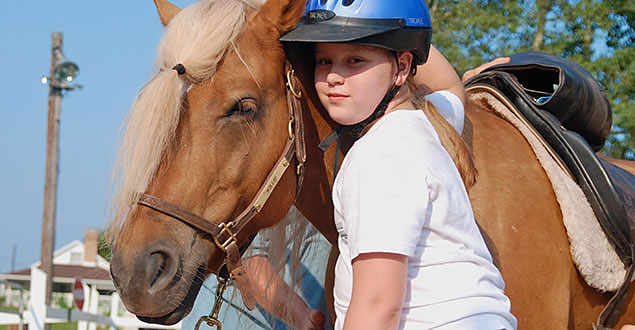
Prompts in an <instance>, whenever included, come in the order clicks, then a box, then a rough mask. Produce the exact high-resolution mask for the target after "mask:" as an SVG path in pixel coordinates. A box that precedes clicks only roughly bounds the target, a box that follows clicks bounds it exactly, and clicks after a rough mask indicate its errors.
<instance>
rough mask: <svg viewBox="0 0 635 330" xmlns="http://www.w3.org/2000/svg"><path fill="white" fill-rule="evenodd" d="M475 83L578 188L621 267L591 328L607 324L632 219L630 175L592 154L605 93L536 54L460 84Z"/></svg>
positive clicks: (615, 309) (627, 253)
mask: <svg viewBox="0 0 635 330" xmlns="http://www.w3.org/2000/svg"><path fill="white" fill-rule="evenodd" d="M477 85H487V86H489V87H493V88H495V89H497V90H498V91H500V92H501V93H502V94H503V95H504V96H505V97H506V98H507V99H508V100H509V101H510V102H511V103H512V104H514V105H515V107H516V108H517V109H518V110H519V112H520V113H521V114H522V115H523V116H524V117H525V119H526V120H527V121H528V122H529V123H530V124H531V125H532V126H533V127H534V128H535V129H536V130H537V131H538V132H539V133H540V134H541V136H542V137H543V139H544V140H546V141H547V143H548V144H549V145H550V146H551V148H552V149H553V151H555V153H556V154H557V155H558V157H560V159H561V160H562V162H563V163H564V164H565V165H566V167H567V168H568V170H569V172H570V173H571V175H572V176H573V178H574V180H575V181H576V183H577V184H578V185H579V186H580V188H581V189H582V191H583V192H584V194H585V196H586V197H587V199H588V201H589V203H590V205H591V207H592V209H593V211H594V213H595V215H596V217H597V219H598V221H599V222H600V226H601V227H602V229H603V230H604V232H605V233H606V235H607V237H608V239H609V241H610V242H611V244H612V245H613V247H614V248H615V251H616V252H617V255H618V256H619V257H620V259H621V260H622V262H623V263H624V266H625V267H626V268H627V270H628V271H627V273H628V274H629V275H627V277H628V278H627V279H625V283H624V285H623V286H622V288H621V289H620V290H618V292H617V293H616V297H618V296H619V297H618V299H613V300H612V302H613V303H612V306H610V307H609V306H607V308H606V309H605V311H604V312H603V313H602V315H600V319H599V320H598V324H597V327H598V328H603V327H606V326H609V325H611V323H613V322H615V321H616V319H617V315H618V314H619V309H620V307H621V303H623V299H624V296H625V294H626V293H627V291H628V285H629V284H630V278H631V276H632V274H633V269H634V268H635V267H633V262H634V261H633V258H634V254H635V252H634V248H633V236H632V234H631V228H630V222H631V221H633V222H635V219H633V217H634V216H635V212H633V199H635V192H634V191H633V189H634V187H635V176H634V175H632V174H630V173H629V172H627V171H625V170H623V169H621V168H619V167H616V166H613V165H612V164H610V163H608V162H606V161H604V160H602V159H600V158H598V157H597V156H596V155H595V151H598V150H599V149H601V148H602V146H603V145H604V142H605V140H606V138H607V136H608V133H609V130H610V127H611V107H610V103H609V102H608V100H607V97H606V94H605V93H604V91H603V89H602V87H601V86H600V85H599V84H598V83H597V82H596V81H595V80H594V79H593V78H592V77H591V75H590V74H589V73H588V72H587V71H586V70H585V69H584V68H583V67H581V66H580V65H577V64H575V63H573V62H571V61H568V60H566V59H564V58H561V57H558V56H555V55H551V54H546V53H541V52H523V53H518V54H515V55H512V56H511V62H510V63H507V64H502V65H496V66H492V67H490V68H488V69H487V70H485V71H484V72H482V73H481V74H479V75H477V76H475V77H472V78H471V79H469V80H468V81H466V82H465V86H466V88H467V87H470V86H477ZM614 178H615V179H614ZM615 182H618V183H619V185H617V186H616V185H615V184H614V183H615ZM629 201H630V204H629ZM627 210H628V212H627ZM621 291H623V292H621ZM619 298H621V299H619Z"/></svg>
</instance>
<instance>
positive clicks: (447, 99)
mask: <svg viewBox="0 0 635 330" xmlns="http://www.w3.org/2000/svg"><path fill="white" fill-rule="evenodd" d="M430 35H431V29H430V19H429V15H428V12H427V7H426V5H425V3H424V2H423V1H421V0H401V1H382V0H310V1H309V2H308V4H307V13H306V15H305V16H304V18H303V21H302V22H301V23H300V25H299V26H298V27H296V28H295V29H294V30H293V31H291V32H289V33H288V34H286V35H285V36H283V37H282V38H281V40H282V41H283V42H285V43H287V47H288V49H293V48H294V47H296V46H302V47H306V45H312V46H313V49H314V51H313V55H314V58H315V61H314V62H313V63H314V65H315V66H314V71H313V72H314V77H313V80H314V87H315V91H314V92H315V93H317V96H318V98H319V100H320V102H321V103H322V105H323V106H324V108H325V109H326V111H327V112H328V114H329V116H330V117H331V118H332V119H333V120H335V121H336V122H337V123H339V124H341V125H344V126H345V127H347V128H349V129H351V130H352V131H353V132H355V133H357V134H358V135H359V136H361V137H360V138H359V139H358V140H357V141H356V142H355V143H354V145H353V146H352V148H351V149H350V150H349V151H348V153H347V155H346V157H345V158H344V160H343V162H342V165H341V169H340V171H339V173H338V175H337V177H336V180H335V183H334V186H333V196H332V197H333V203H334V206H335V223H336V226H337V228H338V232H339V240H338V245H339V250H340V256H339V259H338V261H337V265H336V270H335V278H336V279H335V288H334V296H335V310H336V316H337V319H336V324H335V328H336V329H397V328H398V329H431V328H434V329H515V328H516V319H515V318H514V316H513V315H512V314H511V313H510V302H509V299H508V298H507V297H506V296H505V294H504V282H503V279H502V277H501V275H500V272H499V271H498V269H497V268H496V267H495V266H494V264H493V262H492V257H491V255H490V254H489V251H488V250H487V247H486V245H485V243H484V240H483V237H482V236H481V233H480V232H479V229H478V226H477V225H476V222H475V221H474V216H473V213H472V209H471V205H470V202H469V199H468V196H467V193H466V188H465V186H466V185H467V186H468V187H469V186H470V185H471V184H473V181H474V172H473V169H472V167H471V163H470V161H471V158H469V154H468V153H467V151H466V149H465V146H464V145H462V144H461V143H460V142H461V140H460V138H459V137H458V134H457V132H456V131H454V130H452V129H447V128H448V124H447V122H446V121H444V120H443V119H442V118H441V117H440V116H438V113H439V112H440V113H443V114H444V115H445V116H447V117H448V118H450V119H451V120H450V121H451V122H452V124H453V127H454V128H455V129H456V130H457V131H460V130H461V129H462V125H463V122H462V119H463V115H462V114H463V103H462V100H461V99H460V97H459V96H463V94H462V93H463V92H462V88H457V86H461V85H460V80H458V76H457V75H456V73H455V72H454V71H453V70H451V69H450V70H446V69H445V68H447V67H449V66H447V67H446V66H444V67H440V68H439V69H438V70H439V71H445V72H439V73H440V74H439V76H433V77H422V78H423V79H425V80H428V79H430V80H431V81H433V80H435V79H444V78H442V77H446V76H448V75H450V77H452V78H451V79H446V81H452V82H453V83H452V84H451V85H450V86H448V89H449V90H450V91H440V92H435V93H432V94H430V95H428V96H426V97H425V98H421V97H420V94H419V93H417V90H416V87H414V86H415V85H414V83H412V80H413V78H412V76H413V74H414V72H413V71H414V70H415V69H413V68H416V65H417V64H421V63H423V62H425V61H426V59H427V58H428V51H429V47H430ZM294 64H299V63H297V61H296V63H294ZM449 68H451V67H449ZM432 71H434V70H432ZM300 72H302V70H300ZM305 81H306V80H305ZM457 83H458V85H456V84H457ZM453 91H454V93H453ZM455 94H459V96H457V95H455ZM430 103H432V105H431V104H430ZM434 108H436V109H438V111H439V112H437V111H436V110H435V109H434ZM422 110H423V111H422ZM424 111H425V113H424ZM457 114H460V115H457ZM448 151H449V152H450V154H451V155H450V154H449V153H448ZM466 155H468V156H466ZM461 157H463V158H461ZM453 158H454V162H453ZM455 163H456V165H455ZM462 178H463V182H462V180H461V179H462Z"/></svg>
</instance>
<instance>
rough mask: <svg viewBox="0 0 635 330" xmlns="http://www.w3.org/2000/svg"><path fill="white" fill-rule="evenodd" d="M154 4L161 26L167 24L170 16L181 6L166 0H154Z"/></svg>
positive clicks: (178, 10) (176, 12)
mask: <svg viewBox="0 0 635 330" xmlns="http://www.w3.org/2000/svg"><path fill="white" fill-rule="evenodd" d="M154 5H155V6H156V7H157V12H159V17H160V18H161V24H163V26H167V25H168V23H170V21H171V20H172V18H174V16H176V14H178V13H179V12H180V11H181V8H179V7H177V6H175V5H174V4H173V3H171V2H170V1H168V0H154Z"/></svg>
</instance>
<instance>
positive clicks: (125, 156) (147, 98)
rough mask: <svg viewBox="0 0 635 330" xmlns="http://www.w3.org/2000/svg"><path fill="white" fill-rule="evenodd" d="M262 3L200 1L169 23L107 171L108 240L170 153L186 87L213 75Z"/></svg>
mask: <svg viewBox="0 0 635 330" xmlns="http://www.w3.org/2000/svg"><path fill="white" fill-rule="evenodd" d="M263 3H264V0H204V1H200V2H197V3H195V4H193V5H191V6H189V7H187V8H185V9H184V10H182V11H181V12H180V13H179V14H178V15H176V16H175V17H174V18H173V19H172V21H171V22H170V24H168V26H167V28H166V31H165V34H164V36H163V38H162V39H161V41H160V43H159V46H158V49H157V58H156V62H155V70H156V72H157V73H156V74H155V75H154V76H153V77H152V79H151V80H150V82H148V84H146V85H145V86H144V87H143V89H142V90H141V92H140V93H139V95H138V96H137V98H136V100H135V101H134V103H133V105H132V107H131V110H130V111H129V113H128V115H127V118H126V123H125V129H124V130H123V134H122V138H121V147H120V151H119V154H118V156H117V160H116V164H115V167H114V171H113V176H112V186H113V200H112V203H111V217H110V224H109V228H108V232H109V235H108V237H109V239H110V240H112V239H113V238H114V235H115V234H116V233H117V231H118V230H119V228H120V227H121V224H122V223H123V221H124V219H125V218H126V217H127V216H128V215H129V214H131V213H132V212H134V209H135V203H134V202H135V198H136V197H135V195H136V193H138V192H143V191H146V189H147V187H148V185H149V183H150V181H151V180H152V178H153V177H154V175H155V173H156V171H157V168H158V167H159V164H160V163H161V161H162V160H163V159H164V158H169V155H168V154H167V151H168V150H169V148H168V147H169V145H170V143H171V142H172V141H173V139H174V135H175V132H176V129H177V126H178V124H179V120H180V117H181V112H182V110H183V99H184V97H185V93H186V92H187V89H188V88H189V86H190V85H191V84H195V83H199V82H202V81H205V80H208V79H211V78H212V77H213V76H214V74H215V72H216V68H217V66H218V63H219V62H220V60H221V59H222V57H223V56H224V54H225V53H226V51H227V49H228V48H229V47H230V45H231V44H232V43H233V42H234V40H235V39H236V37H237V36H238V34H240V33H241V32H242V31H244V30H245V27H246V25H247V24H246V23H247V17H248V14H249V13H250V12H253V11H255V10H258V9H259V8H260V6H261V5H262V4H263ZM176 64H182V65H183V66H184V67H185V69H186V72H185V74H183V75H179V74H178V73H177V72H176V71H175V70H173V69H172V68H173V67H174V66H175V65H176Z"/></svg>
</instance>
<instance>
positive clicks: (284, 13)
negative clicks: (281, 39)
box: [255, 0, 306, 35]
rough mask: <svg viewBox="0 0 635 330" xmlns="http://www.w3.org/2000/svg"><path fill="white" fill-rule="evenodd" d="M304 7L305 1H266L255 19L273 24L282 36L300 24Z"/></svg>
mask: <svg viewBox="0 0 635 330" xmlns="http://www.w3.org/2000/svg"><path fill="white" fill-rule="evenodd" d="M305 6H306V1H305V0H267V2H265V4H264V5H262V7H261V8H260V10H259V11H258V15H257V16H256V18H255V19H264V20H266V21H269V22H273V23H275V25H276V28H277V29H278V32H279V33H280V35H283V34H285V33H286V32H289V31H290V30H291V29H293V28H294V27H295V26H296V25H297V24H298V23H299V22H300V18H302V14H304V8H305Z"/></svg>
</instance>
